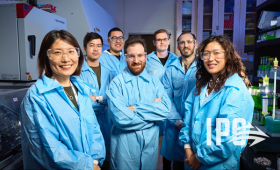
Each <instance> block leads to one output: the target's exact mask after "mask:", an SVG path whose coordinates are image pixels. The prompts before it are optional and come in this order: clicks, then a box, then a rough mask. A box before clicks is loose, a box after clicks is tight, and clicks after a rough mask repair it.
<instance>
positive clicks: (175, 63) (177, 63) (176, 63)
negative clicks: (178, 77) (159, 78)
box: [167, 58, 185, 74]
mask: <svg viewBox="0 0 280 170" xmlns="http://www.w3.org/2000/svg"><path fill="white" fill-rule="evenodd" d="M179 59H180V58H178V59H177V60H173V61H171V63H170V64H169V65H168V66H167V68H168V67H175V68H176V69H178V70H180V71H181V72H182V73H183V74H185V72H184V70H183V68H182V66H181V63H180V60H179Z"/></svg>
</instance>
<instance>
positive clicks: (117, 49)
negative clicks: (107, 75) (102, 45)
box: [99, 27, 126, 74]
mask: <svg viewBox="0 0 280 170" xmlns="http://www.w3.org/2000/svg"><path fill="white" fill-rule="evenodd" d="M124 38H125V37H124V35H123V32H122V30H121V29H119V28H117V27H115V28H112V29H111V30H110V31H109V32H108V39H107V41H108V44H109V45H110V49H108V50H106V51H104V52H103V54H102V56H101V57H100V59H99V61H100V63H102V64H103V65H105V66H106V67H108V68H109V69H111V70H113V71H115V72H116V74H120V73H121V72H122V71H123V70H124V68H125V67H126V61H125V56H124V54H123V53H122V52H121V50H122V48H123V45H124Z"/></svg>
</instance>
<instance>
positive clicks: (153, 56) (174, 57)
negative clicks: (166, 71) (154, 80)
mask: <svg viewBox="0 0 280 170" xmlns="http://www.w3.org/2000/svg"><path fill="white" fill-rule="evenodd" d="M167 52H168V59H167V61H166V64H165V66H167V65H168V64H167V63H171V62H173V61H174V60H175V59H178V57H177V56H176V55H175V54H173V53H172V52H170V51H167ZM151 58H153V59H154V60H157V61H158V62H160V60H159V58H158V56H157V52H156V51H153V52H151V53H150V54H149V55H148V56H147V60H148V61H149V60H150V59H151ZM160 63H161V62H160Z"/></svg>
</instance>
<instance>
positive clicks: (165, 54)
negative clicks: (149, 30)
mask: <svg viewBox="0 0 280 170" xmlns="http://www.w3.org/2000/svg"><path fill="white" fill-rule="evenodd" d="M153 44H154V46H155V47H156V51H153V52H152V53H150V54H149V55H148V56H147V66H146V69H147V72H148V73H149V74H150V75H152V76H155V77H157V78H159V80H161V79H162V76H163V74H164V72H165V69H166V67H167V66H168V65H169V64H170V63H171V62H172V61H174V60H176V59H178V57H177V56H176V55H175V54H173V53H171V52H169V51H167V49H168V46H169V45H170V35H169V33H168V31H166V30H165V29H159V30H157V31H156V32H155V33H154V40H153Z"/></svg>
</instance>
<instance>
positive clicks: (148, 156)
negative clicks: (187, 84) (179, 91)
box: [106, 36, 171, 170]
mask: <svg viewBox="0 0 280 170" xmlns="http://www.w3.org/2000/svg"><path fill="white" fill-rule="evenodd" d="M124 51H125V56H126V61H127V67H126V68H125V69H124V71H123V72H122V73H121V74H119V75H118V76H117V77H116V78H114V79H113V81H112V82H111V83H110V85H109V88H108V90H107V92H106V94H107V96H108V105H109V115H110V118H111V119H112V121H113V127H112V130H111V169H121V170H122V169H133V170H134V169H156V167H157V162H158V136H159V126H158V125H157V123H158V122H163V121H164V120H165V119H166V118H167V117H168V114H169V112H170V108H171V103H170V100H169V98H168V96H167V94H166V92H165V90H164V87H163V85H162V84H161V82H160V81H159V80H158V79H157V78H155V77H152V76H150V75H149V74H148V73H147V71H146V69H145V65H146V58H147V57H146V56H147V53H146V52H147V49H146V44H145V41H144V40H143V39H141V38H140V37H136V36H132V37H129V38H128V39H127V41H126V42H125V46H124Z"/></svg>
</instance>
